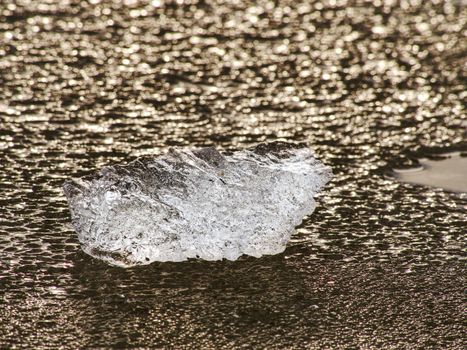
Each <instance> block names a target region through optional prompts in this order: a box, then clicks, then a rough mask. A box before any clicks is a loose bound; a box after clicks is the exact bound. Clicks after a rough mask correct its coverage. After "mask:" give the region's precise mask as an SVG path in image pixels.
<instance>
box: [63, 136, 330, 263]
mask: <svg viewBox="0 0 467 350" xmlns="http://www.w3.org/2000/svg"><path fill="white" fill-rule="evenodd" d="M331 176H332V175H331V170H330V168H329V167H326V166H324V165H323V164H322V163H320V162H319V161H318V160H316V159H315V158H314V157H313V155H312V153H311V151H310V150H309V149H308V148H307V147H306V146H304V145H296V144H290V143H285V142H274V143H269V144H261V145H258V146H256V147H254V148H251V149H248V150H243V151H239V152H235V153H233V154H231V155H224V154H221V153H219V152H218V151H217V150H215V149H214V148H204V149H200V150H195V151H189V150H182V149H172V150H170V151H169V153H168V154H165V155H163V156H159V157H146V158H141V159H137V160H135V161H133V162H131V163H129V164H127V165H123V166H121V165H114V166H107V167H104V168H103V169H101V170H100V171H98V172H97V173H96V174H95V175H91V176H87V177H83V178H80V179H73V180H70V181H67V182H65V184H64V186H63V188H64V192H65V195H66V197H67V199H68V201H69V206H70V211H71V217H72V221H73V226H74V228H75V229H76V231H77V233H78V238H79V240H80V242H81V244H82V248H83V250H84V251H85V252H86V253H88V254H90V255H92V256H94V257H97V258H100V259H103V260H105V261H107V262H108V263H111V264H113V265H119V266H132V265H138V264H148V263H151V262H153V261H182V260H186V259H188V258H201V259H206V260H219V259H223V258H226V259H229V260H235V259H237V258H238V257H239V256H240V255H242V254H248V255H251V256H255V257H260V256H262V255H264V254H277V253H280V252H282V251H283V250H284V249H285V246H286V244H287V242H288V240H289V238H290V236H291V234H292V233H293V231H294V228H295V226H297V225H298V224H299V223H300V222H301V221H302V220H303V217H304V216H306V215H309V214H311V213H312V212H313V210H314V208H315V201H314V199H313V196H314V195H315V194H316V193H317V192H318V191H320V190H321V189H322V187H323V186H324V185H325V184H326V183H327V182H328V181H329V180H330V178H331Z"/></svg>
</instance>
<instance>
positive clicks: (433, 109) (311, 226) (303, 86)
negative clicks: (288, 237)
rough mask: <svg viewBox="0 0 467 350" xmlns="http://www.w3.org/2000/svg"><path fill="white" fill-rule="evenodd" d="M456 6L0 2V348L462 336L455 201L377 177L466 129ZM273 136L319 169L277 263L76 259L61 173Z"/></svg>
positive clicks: (423, 340) (364, 344)
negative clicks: (303, 216) (314, 198)
mask: <svg viewBox="0 0 467 350" xmlns="http://www.w3.org/2000/svg"><path fill="white" fill-rule="evenodd" d="M384 3H386V4H384ZM390 3H392V4H393V5H391V4H390ZM455 3H460V2H451V1H436V2H434V3H430V2H426V1H412V2H410V3H409V2H402V3H401V4H399V3H398V2H397V4H396V2H391V1H386V2H383V1H374V2H373V1H372V2H363V1H356V2H352V4H349V2H346V1H337V0H336V1H323V2H305V3H298V2H295V1H290V2H279V3H274V2H264V3H261V5H260V6H256V7H252V6H250V5H248V4H246V3H244V2H241V1H239V2H235V3H234V2H226V3H220V2H219V3H217V4H216V5H212V6H209V5H206V4H205V3H204V2H199V3H196V2H195V1H193V2H191V3H187V2H184V3H182V2H180V4H178V5H177V4H176V3H174V2H170V3H167V4H164V2H163V1H161V2H159V1H153V2H142V1H140V2H138V1H126V2H125V3H122V4H112V2H110V1H107V2H99V1H91V2H86V1H81V2H77V1H56V3H53V2H34V1H31V2H28V1H13V2H12V1H5V0H3V1H2V2H1V4H0V164H1V168H0V298H1V299H0V348H34V349H55V348H58V347H62V348H69V349H76V348H83V347H89V348H96V347H104V348H118V347H120V348H124V347H134V348H175V349H184V348H226V349H231V348H240V347H245V348H268V349H272V348H310V349H326V348H329V349H336V348H338V349H341V348H342V349H344V348H360V349H463V345H465V342H466V338H465V327H464V326H463V325H464V324H465V323H464V322H465V316H464V315H465V314H464V312H465V302H464V300H465V287H464V286H465V285H466V280H465V276H466V266H465V255H464V253H463V252H464V251H465V248H466V239H465V232H466V227H467V225H466V224H467V219H466V216H467V196H466V194H462V193H451V192H448V191H443V190H442V189H437V188H430V187H424V186H418V185H412V184H404V183H399V182H397V181H396V180H395V179H391V178H388V177H386V176H384V173H385V171H386V170H387V166H388V164H391V162H394V159H397V158H399V157H401V156H404V155H406V154H408V153H409V152H413V151H416V150H417V149H419V148H421V147H438V148H444V147H450V146H452V145H458V144H462V142H463V141H465V139H466V127H467V124H466V115H465V109H464V105H463V99H464V98H465V84H464V80H463V79H465V52H466V48H467V43H466V40H465V27H466V19H467V10H466V8H465V7H464V8H461V7H460V5H457V6H456V5H453V4H455ZM278 138H284V139H290V140H294V141H300V142H306V143H308V144H309V145H310V146H311V147H312V148H313V149H314V150H315V152H316V154H317V157H318V158H320V159H322V160H323V161H324V162H325V163H326V164H328V165H330V166H332V168H333V170H334V173H335V178H334V180H333V181H332V182H331V183H330V184H329V185H328V187H327V190H326V191H325V192H324V193H323V194H322V195H321V196H320V198H319V205H318V208H317V210H316V212H315V213H314V214H313V215H312V216H311V217H310V218H309V219H307V220H305V222H304V223H303V224H302V225H301V227H299V228H298V230H297V233H296V234H295V235H294V237H293V240H292V241H291V242H290V244H289V247H288V249H287V250H286V251H285V252H284V253H283V254H280V255H277V256H271V257H267V258H262V259H254V258H248V257H245V258H242V259H240V260H239V261H237V262H215V263H208V262H202V261H192V262H186V263H177V264H174V263H172V264H162V263H160V264H157V263H156V264H152V265H150V266H146V267H141V268H134V269H128V270H124V269H120V268H114V267H109V266H107V265H105V264H104V263H102V262H99V261H96V260H93V259H92V258H90V257H88V256H86V255H85V254H84V253H82V252H81V251H80V248H79V245H78V242H77V240H76V236H75V234H74V232H73V231H72V230H71V228H70V224H69V221H70V218H69V214H68V210H67V207H66V202H65V198H64V196H63V194H62V192H61V185H62V183H63V181H64V180H65V179H66V178H68V177H70V176H81V175H86V174H90V173H92V172H93V170H94V169H96V168H99V167H101V166H103V165H105V164H110V163H116V162H126V161H130V160H132V159H134V158H135V157H137V156H140V155H144V154H154V153H158V152H162V151H165V150H167V148H168V147H169V146H173V145H180V146H190V147H200V146H212V145H215V146H217V147H220V148H224V149H238V148H243V147H247V146H251V145H254V144H256V143H258V142H261V141H271V140H275V139H278Z"/></svg>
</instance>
